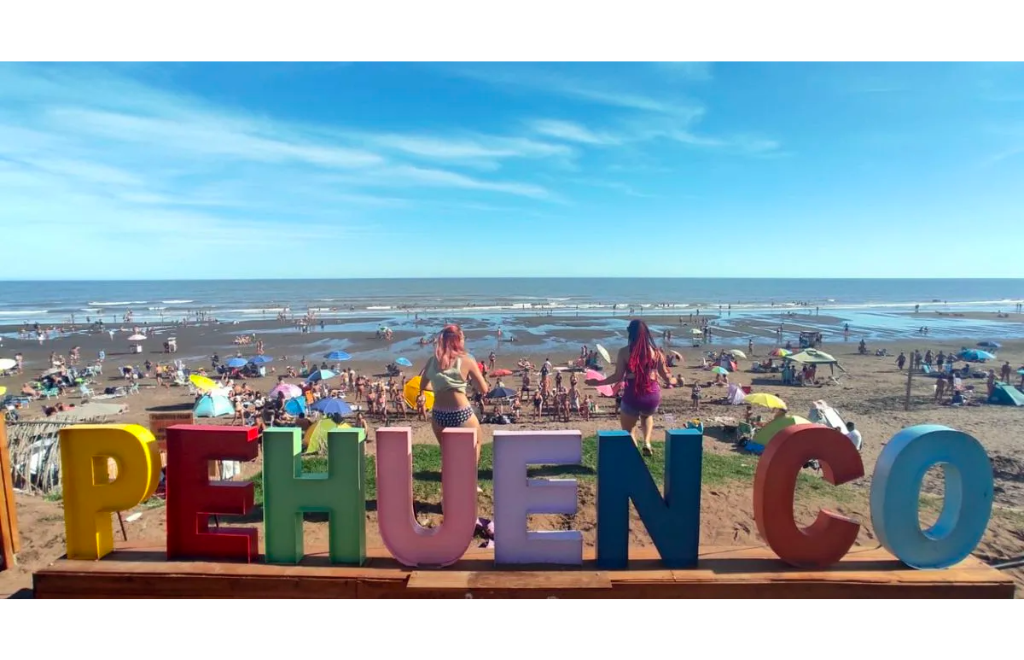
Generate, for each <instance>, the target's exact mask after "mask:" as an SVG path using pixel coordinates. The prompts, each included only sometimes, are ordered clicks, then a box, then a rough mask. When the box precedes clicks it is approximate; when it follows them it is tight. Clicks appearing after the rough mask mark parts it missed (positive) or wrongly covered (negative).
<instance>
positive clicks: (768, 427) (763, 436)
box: [754, 415, 811, 447]
mask: <svg viewBox="0 0 1024 660" xmlns="http://www.w3.org/2000/svg"><path fill="white" fill-rule="evenodd" d="M810 423H811V422H810V421H809V420H807V419H806V418H804V417H800V416H799V415H786V416H784V417H779V418H778V419H773V420H772V421H770V422H768V423H767V424H765V425H764V426H762V427H761V428H760V429H758V431H757V433H755V434H754V442H756V443H757V444H759V445H761V446H763V447H767V446H768V443H769V442H771V441H772V438H774V437H775V436H776V435H777V434H778V433H779V431H781V430H782V429H784V428H787V427H789V426H795V425H797V424H810Z"/></svg>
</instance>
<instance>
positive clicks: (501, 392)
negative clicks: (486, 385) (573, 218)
mask: <svg viewBox="0 0 1024 660" xmlns="http://www.w3.org/2000/svg"><path fill="white" fill-rule="evenodd" d="M515 395H516V391H515V390H513V389H509V388H508V387H495V388H494V389H493V390H491V391H490V392H488V393H487V398H488V399H508V398H511V397H514V396H515Z"/></svg>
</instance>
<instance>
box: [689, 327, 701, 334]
mask: <svg viewBox="0 0 1024 660" xmlns="http://www.w3.org/2000/svg"><path fill="white" fill-rule="evenodd" d="M690 334H691V335H703V334H704V331H703V330H701V329H700V328H690Z"/></svg>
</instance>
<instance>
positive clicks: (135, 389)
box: [128, 383, 139, 394]
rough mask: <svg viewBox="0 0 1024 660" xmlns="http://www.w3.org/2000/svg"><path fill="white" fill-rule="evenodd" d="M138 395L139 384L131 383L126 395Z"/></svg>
mask: <svg viewBox="0 0 1024 660" xmlns="http://www.w3.org/2000/svg"><path fill="white" fill-rule="evenodd" d="M138 393H139V384H138V383H132V386H131V387H129V388H128V394H138Z"/></svg>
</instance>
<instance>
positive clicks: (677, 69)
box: [655, 62, 713, 82]
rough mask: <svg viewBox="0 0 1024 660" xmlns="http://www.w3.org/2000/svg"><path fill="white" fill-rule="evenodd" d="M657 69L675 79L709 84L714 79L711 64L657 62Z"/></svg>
mask: <svg viewBox="0 0 1024 660" xmlns="http://www.w3.org/2000/svg"><path fill="white" fill-rule="evenodd" d="M655 67H657V68H658V69H659V70H660V71H662V72H664V73H667V74H669V75H671V76H673V77H676V78H680V79H683V80H688V81H693V82H707V81H709V80H711V79H712V78H713V76H712V74H711V63H710V62H656V63H655Z"/></svg>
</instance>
